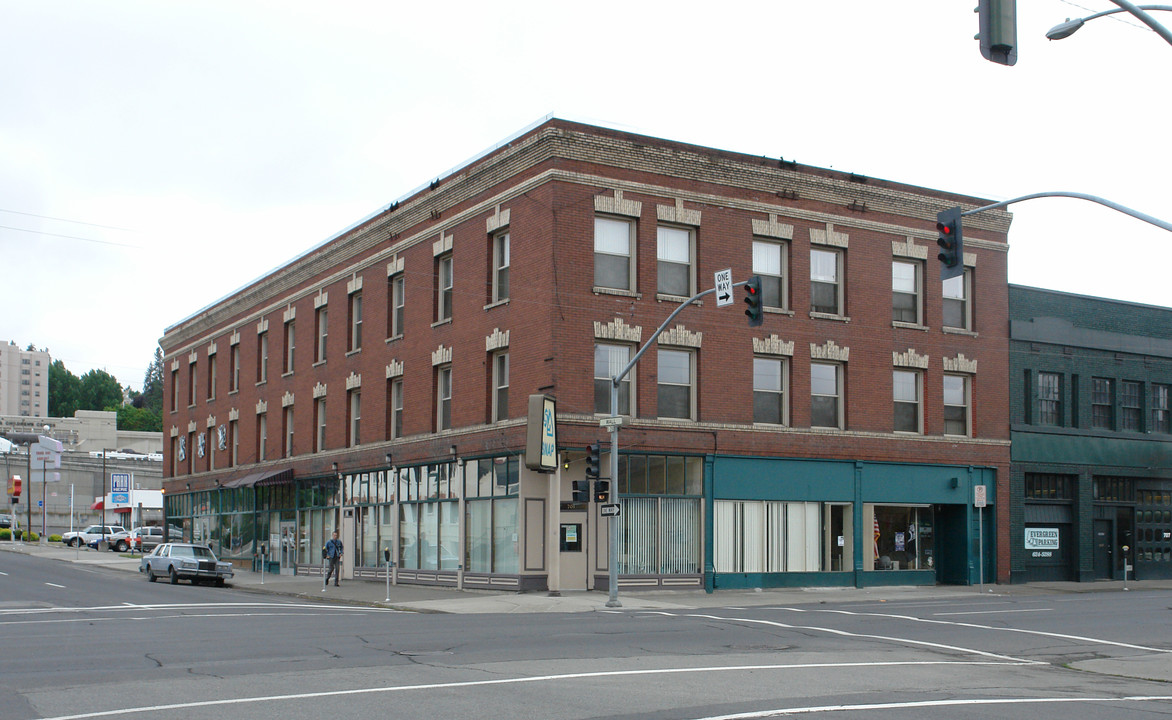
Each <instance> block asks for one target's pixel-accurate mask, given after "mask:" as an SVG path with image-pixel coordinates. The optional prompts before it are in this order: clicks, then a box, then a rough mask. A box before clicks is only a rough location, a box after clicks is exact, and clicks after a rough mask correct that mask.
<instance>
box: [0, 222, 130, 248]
mask: <svg viewBox="0 0 1172 720" xmlns="http://www.w3.org/2000/svg"><path fill="white" fill-rule="evenodd" d="M0 228H3V229H4V230H15V231H17V232H26V233H32V234H34V235H46V236H49V237H59V238H68V239H70V240H84V241H85V242H92V243H97V244H99V245H114V246H116V247H125V248H134V249H136V250H142V249H143V247H142V246H141V245H131V244H130V243H118V242H111V241H109V240H95V239H94V238H87V237H78V236H77V235H61V234H60V233H50V232H42V231H40V230H26V229H25V228H18V227H12V226H11V225H0Z"/></svg>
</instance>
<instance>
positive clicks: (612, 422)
mask: <svg viewBox="0 0 1172 720" xmlns="http://www.w3.org/2000/svg"><path fill="white" fill-rule="evenodd" d="M622 424H623V418H622V417H621V416H618V415H616V416H614V417H604V418H600V419H599V421H598V425H599V427H604V428H610V427H617V426H619V425H622Z"/></svg>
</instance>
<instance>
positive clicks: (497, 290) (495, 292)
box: [492, 232, 509, 303]
mask: <svg viewBox="0 0 1172 720" xmlns="http://www.w3.org/2000/svg"><path fill="white" fill-rule="evenodd" d="M508 299H509V234H508V233H507V232H503V233H498V234H496V235H494V236H493V238H492V302H494V303H497V302H502V301H504V300H508Z"/></svg>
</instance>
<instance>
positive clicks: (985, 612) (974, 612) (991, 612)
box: [932, 608, 1054, 617]
mask: <svg viewBox="0 0 1172 720" xmlns="http://www.w3.org/2000/svg"><path fill="white" fill-rule="evenodd" d="M1027 612H1054V608H1022V609H1020V610H970V611H968V612H950V613H932V615H933V616H935V617H944V616H946V615H998V614H1002V613H1027Z"/></svg>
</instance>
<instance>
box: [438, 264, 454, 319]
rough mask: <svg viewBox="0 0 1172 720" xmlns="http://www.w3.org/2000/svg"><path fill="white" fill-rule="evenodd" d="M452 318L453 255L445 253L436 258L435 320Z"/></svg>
mask: <svg viewBox="0 0 1172 720" xmlns="http://www.w3.org/2000/svg"><path fill="white" fill-rule="evenodd" d="M451 319H452V256H451V255H443V256H441V257H440V258H439V259H438V260H436V294H435V320H436V322H444V321H446V320H451Z"/></svg>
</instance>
